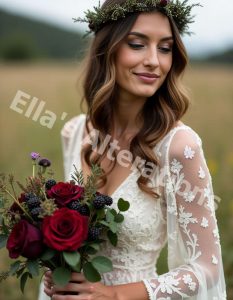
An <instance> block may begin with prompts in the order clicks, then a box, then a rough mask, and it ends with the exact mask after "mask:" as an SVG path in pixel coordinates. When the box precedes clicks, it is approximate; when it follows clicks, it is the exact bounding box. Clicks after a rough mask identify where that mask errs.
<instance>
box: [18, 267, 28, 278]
mask: <svg viewBox="0 0 233 300" xmlns="http://www.w3.org/2000/svg"><path fill="white" fill-rule="evenodd" d="M25 268H26V267H23V268H22V269H19V271H17V273H16V277H17V278H19V277H20V276H21V275H22V274H23V272H24V271H25Z"/></svg>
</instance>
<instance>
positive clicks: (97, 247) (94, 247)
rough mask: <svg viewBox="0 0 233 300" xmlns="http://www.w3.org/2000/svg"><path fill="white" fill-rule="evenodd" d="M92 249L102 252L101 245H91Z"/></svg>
mask: <svg viewBox="0 0 233 300" xmlns="http://www.w3.org/2000/svg"><path fill="white" fill-rule="evenodd" d="M89 246H90V247H91V248H93V249H95V250H96V251H99V250H100V244H94V243H93V244H90V245H89Z"/></svg>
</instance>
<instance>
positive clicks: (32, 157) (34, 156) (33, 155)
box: [30, 152, 40, 160]
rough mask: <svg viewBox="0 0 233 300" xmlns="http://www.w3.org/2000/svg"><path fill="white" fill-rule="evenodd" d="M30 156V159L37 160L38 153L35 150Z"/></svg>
mask: <svg viewBox="0 0 233 300" xmlns="http://www.w3.org/2000/svg"><path fill="white" fill-rule="evenodd" d="M30 156H31V159H32V160H37V159H38V158H39V157H40V154H39V153H37V152H31V154H30Z"/></svg>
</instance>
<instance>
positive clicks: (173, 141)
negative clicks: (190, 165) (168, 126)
mask: <svg viewBox="0 0 233 300" xmlns="http://www.w3.org/2000/svg"><path fill="white" fill-rule="evenodd" d="M201 148H202V140H201V138H200V136H199V134H198V133H197V132H196V131H195V130H194V129H193V128H191V127H190V126H188V125H186V124H184V123H180V124H179V125H178V126H176V127H174V128H173V129H172V130H171V132H170V138H169V140H168V150H169V155H171V156H175V157H180V156H184V157H185V158H187V159H192V157H193V155H194V153H195V152H196V151H199V150H200V149H201Z"/></svg>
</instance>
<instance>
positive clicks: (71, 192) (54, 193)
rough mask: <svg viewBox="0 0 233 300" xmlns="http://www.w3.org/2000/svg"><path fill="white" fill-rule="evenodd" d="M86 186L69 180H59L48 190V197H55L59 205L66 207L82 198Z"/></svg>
mask: <svg viewBox="0 0 233 300" xmlns="http://www.w3.org/2000/svg"><path fill="white" fill-rule="evenodd" d="M83 192H84V188H83V187H81V186H79V185H74V184H70V183H68V182H58V183H57V184H55V185H54V186H52V187H51V189H50V190H48V191H47V196H48V198H53V199H55V202H56V204H57V205H58V207H64V206H66V205H67V204H69V203H70V202H71V201H73V200H78V199H80V198H82V196H83Z"/></svg>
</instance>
